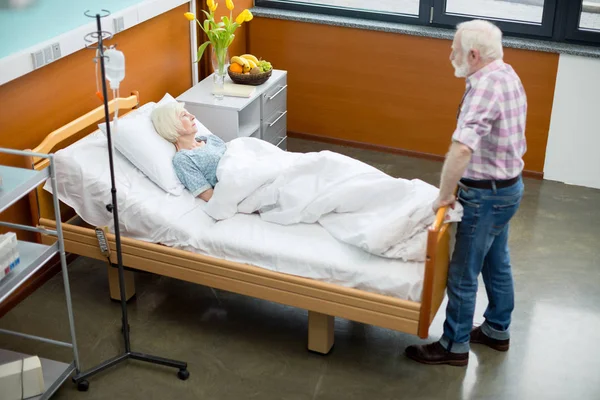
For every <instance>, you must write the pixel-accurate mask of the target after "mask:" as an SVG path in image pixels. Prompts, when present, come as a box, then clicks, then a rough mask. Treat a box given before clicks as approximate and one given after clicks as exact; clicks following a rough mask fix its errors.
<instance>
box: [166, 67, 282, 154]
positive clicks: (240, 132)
mask: <svg viewBox="0 0 600 400" xmlns="http://www.w3.org/2000/svg"><path fill="white" fill-rule="evenodd" d="M225 82H226V83H232V81H231V79H230V78H229V77H226V79H225ZM212 89H213V76H212V75H210V76H208V77H206V78H205V79H203V80H202V81H201V82H199V83H198V84H197V85H195V86H194V87H192V88H191V89H189V90H187V91H186V92H184V93H182V94H181V95H180V96H179V97H177V100H178V101H181V102H184V103H185V107H186V109H187V110H188V111H189V112H190V113H192V114H193V115H194V116H195V117H196V118H198V120H199V121H200V122H202V124H203V125H204V126H206V128H208V130H210V131H211V132H212V133H214V134H215V135H217V136H219V137H220V138H221V139H223V140H224V141H225V142H228V141H230V140H232V139H235V138H238V137H248V136H251V137H255V138H258V139H262V140H265V141H267V142H269V143H272V144H274V145H276V146H278V147H280V148H282V149H283V150H285V149H286V139H287V72H286V71H282V70H273V73H272V75H271V77H270V78H269V80H268V81H267V82H265V83H263V84H262V85H260V86H256V91H255V92H254V94H253V95H252V96H251V97H249V98H245V97H230V96H225V97H224V98H223V99H222V100H217V99H216V98H215V97H214V96H213V95H212Z"/></svg>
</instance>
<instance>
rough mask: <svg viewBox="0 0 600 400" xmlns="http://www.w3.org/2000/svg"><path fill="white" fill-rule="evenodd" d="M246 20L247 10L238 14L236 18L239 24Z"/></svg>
mask: <svg viewBox="0 0 600 400" xmlns="http://www.w3.org/2000/svg"><path fill="white" fill-rule="evenodd" d="M244 21H246V10H244V11H242V12H241V13H240V15H238V16H237V18H236V19H235V22H237V23H238V25H241V24H243V23H244Z"/></svg>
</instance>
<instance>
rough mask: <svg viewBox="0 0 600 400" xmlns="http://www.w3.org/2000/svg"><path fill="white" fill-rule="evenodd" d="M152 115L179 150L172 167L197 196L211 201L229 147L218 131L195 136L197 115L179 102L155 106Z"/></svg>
mask: <svg viewBox="0 0 600 400" xmlns="http://www.w3.org/2000/svg"><path fill="white" fill-rule="evenodd" d="M151 118H152V123H153V125H154V128H155V129H156V131H157V132H158V134H159V135H160V136H162V137H163V138H164V139H166V140H168V141H169V142H171V143H173V145H174V146H175V149H176V150H177V152H176V153H175V157H173V167H174V169H175V173H176V174H177V177H178V178H179V180H180V181H181V183H183V185H184V186H185V187H186V189H188V190H189V191H190V192H191V193H192V194H193V195H194V196H198V197H200V198H201V199H202V200H204V201H209V200H210V198H211V197H212V195H213V188H214V187H215V185H216V184H217V167H218V165H219V161H220V160H221V157H223V154H224V153H225V150H226V146H225V143H224V142H223V140H221V139H220V138H219V137H218V136H216V135H207V136H196V134H197V133H198V127H197V126H196V124H195V122H194V120H195V119H196V118H195V117H194V116H193V115H192V114H190V113H189V112H188V111H187V110H186V109H185V108H184V106H183V104H182V103H179V102H173V103H168V104H165V105H162V106H159V107H156V108H155V109H154V111H153V112H152V116H151Z"/></svg>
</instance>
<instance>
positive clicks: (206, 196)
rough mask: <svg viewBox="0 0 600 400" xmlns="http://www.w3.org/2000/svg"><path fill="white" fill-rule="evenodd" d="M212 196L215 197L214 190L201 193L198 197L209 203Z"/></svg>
mask: <svg viewBox="0 0 600 400" xmlns="http://www.w3.org/2000/svg"><path fill="white" fill-rule="evenodd" d="M212 195H213V189H208V190H205V191H204V192H202V193H200V195H199V196H198V197H200V198H201V199H202V200H204V201H206V202H207V203H208V201H209V200H210V198H211V197H212Z"/></svg>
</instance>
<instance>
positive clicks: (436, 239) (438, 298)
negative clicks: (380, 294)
mask: <svg viewBox="0 0 600 400" xmlns="http://www.w3.org/2000/svg"><path fill="white" fill-rule="evenodd" d="M447 212H448V207H442V208H440V209H439V210H438V211H437V214H436V218H435V222H434V223H433V225H432V226H431V227H430V228H429V231H428V233H427V255H426V257H427V258H426V261H425V274H424V277H423V292H422V294H421V309H420V310H419V312H420V316H419V328H418V336H419V337H420V338H422V339H426V338H427V337H428V336H429V325H431V321H433V318H434V317H435V315H436V313H437V311H438V309H439V308H440V305H441V304H442V301H443V300H444V295H445V287H446V280H447V279H448V267H449V264H450V233H449V232H448V226H449V224H448V223H445V220H446V214H447Z"/></svg>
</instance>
